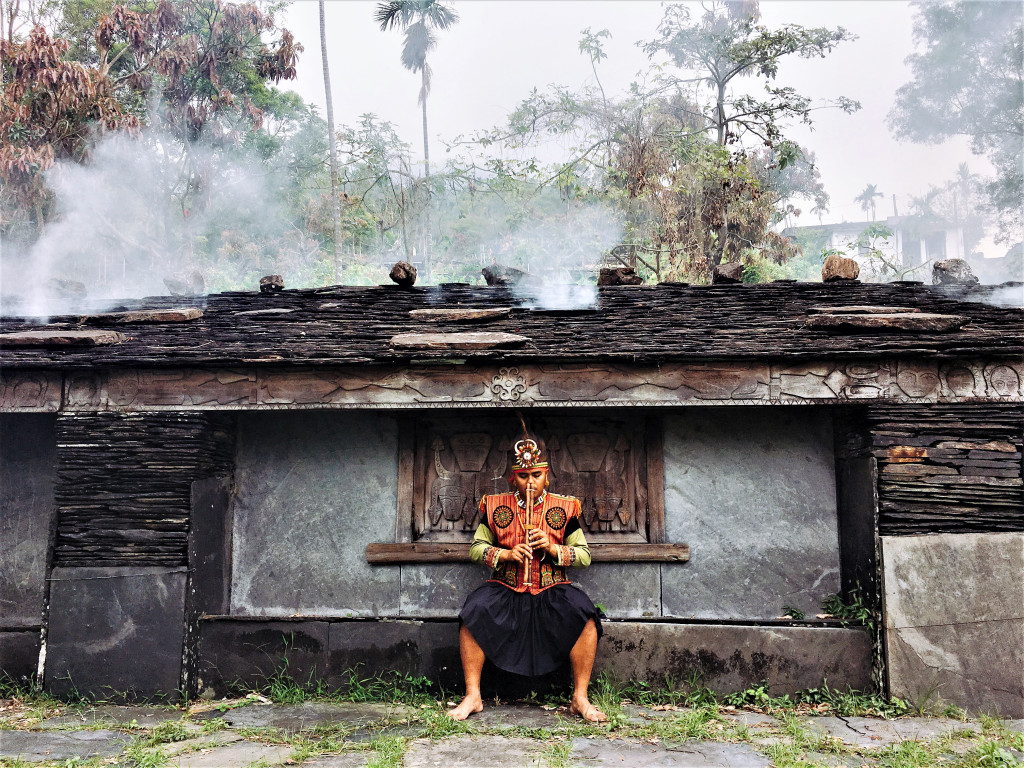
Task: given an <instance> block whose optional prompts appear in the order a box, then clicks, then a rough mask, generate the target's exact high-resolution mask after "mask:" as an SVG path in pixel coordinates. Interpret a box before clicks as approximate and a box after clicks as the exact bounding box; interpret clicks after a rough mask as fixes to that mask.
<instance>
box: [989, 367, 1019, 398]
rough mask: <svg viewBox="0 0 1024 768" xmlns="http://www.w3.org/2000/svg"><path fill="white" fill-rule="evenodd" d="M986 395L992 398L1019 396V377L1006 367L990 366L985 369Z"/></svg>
mask: <svg viewBox="0 0 1024 768" xmlns="http://www.w3.org/2000/svg"><path fill="white" fill-rule="evenodd" d="M985 378H986V380H987V381H986V383H987V385H988V386H987V389H988V393H989V395H991V396H994V397H1000V398H1002V397H1013V396H1015V395H1019V394H1020V376H1019V375H1018V374H1017V372H1016V371H1015V370H1013V368H1011V367H1010V366H1008V365H1005V364H1001V365H990V366H989V367H987V368H986V369H985Z"/></svg>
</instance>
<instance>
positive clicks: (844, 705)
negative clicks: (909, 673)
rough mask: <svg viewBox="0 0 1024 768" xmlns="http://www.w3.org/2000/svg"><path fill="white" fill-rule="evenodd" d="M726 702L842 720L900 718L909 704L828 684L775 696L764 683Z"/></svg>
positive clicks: (733, 704)
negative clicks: (809, 711) (820, 715)
mask: <svg viewBox="0 0 1024 768" xmlns="http://www.w3.org/2000/svg"><path fill="white" fill-rule="evenodd" d="M724 701H725V703H726V704H727V705H729V706H734V707H754V708H756V709H759V710H762V711H765V712H770V713H773V714H778V713H783V712H792V711H807V710H814V711H816V712H819V713H822V714H824V713H826V712H828V713H832V714H835V715H837V716H839V717H851V716H874V717H886V718H890V717H899V716H901V715H905V714H907V712H908V711H909V705H908V704H907V702H905V701H903V700H902V699H900V698H897V697H895V696H894V697H892V698H888V699H887V698H885V697H884V696H881V695H879V694H874V693H862V692H859V691H852V690H847V691H840V690H837V689H834V688H830V687H829V686H828V685H827V684H826V685H824V686H822V687H821V688H808V689H805V690H803V691H799V692H797V693H793V694H784V695H782V696H772V695H771V693H770V691H769V688H768V685H767V684H762V685H758V686H754V687H752V688H748V689H747V690H745V691H739V692H737V693H732V694H728V695H726V696H725V697H724Z"/></svg>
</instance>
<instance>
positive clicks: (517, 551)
mask: <svg viewBox="0 0 1024 768" xmlns="http://www.w3.org/2000/svg"><path fill="white" fill-rule="evenodd" d="M532 558H533V550H532V549H531V548H530V546H529V545H528V544H525V543H523V544H516V545H515V546H514V547H512V549H506V550H504V551H503V552H502V553H501V556H500V557H499V558H498V559H499V560H506V561H508V560H514V561H515V562H517V563H525V562H526V560H527V559H532Z"/></svg>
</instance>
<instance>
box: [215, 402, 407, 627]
mask: <svg viewBox="0 0 1024 768" xmlns="http://www.w3.org/2000/svg"><path fill="white" fill-rule="evenodd" d="M236 461H237V463H236V473H235V494H234V498H233V501H232V514H233V517H234V544H233V566H232V568H233V577H232V586H231V611H232V613H233V614H235V615H255V616H292V615H295V614H302V615H306V616H336V617H381V616H397V615H398V613H399V602H400V595H401V591H400V590H401V584H400V569H399V568H398V566H383V567H382V566H370V565H368V564H367V563H366V545H367V544H368V543H370V542H374V541H394V538H395V509H396V506H397V504H398V499H397V486H398V432H397V427H396V424H395V421H394V419H393V418H392V417H390V416H387V415H383V414H376V413H356V412H351V411H349V412H342V413H339V412H312V411H303V412H299V413H296V412H294V411H293V412H290V413H269V414H244V415H242V416H240V417H239V434H238V454H237V457H236Z"/></svg>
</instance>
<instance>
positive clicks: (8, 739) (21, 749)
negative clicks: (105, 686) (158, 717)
mask: <svg viewBox="0 0 1024 768" xmlns="http://www.w3.org/2000/svg"><path fill="white" fill-rule="evenodd" d="M129 738H130V737H129V736H127V735H125V734H123V733H118V732H117V731H72V732H68V733H54V732H52V731H0V758H16V759H21V760H26V761H28V762H32V763H37V762H41V761H43V760H71V759H73V758H76V757H79V758H87V757H110V756H112V755H116V754H118V753H120V752H121V750H122V749H124V745H125V743H127V742H128V740H129Z"/></svg>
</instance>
